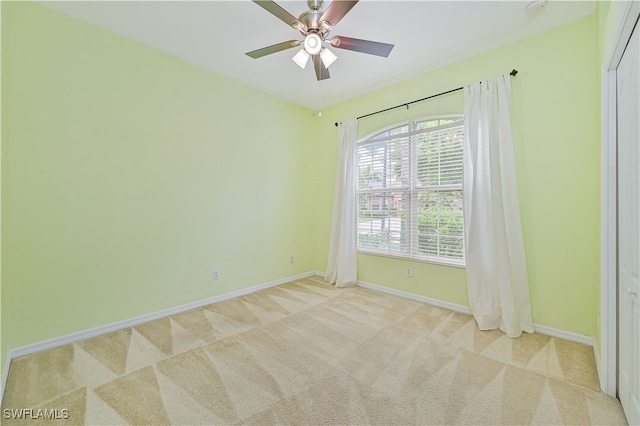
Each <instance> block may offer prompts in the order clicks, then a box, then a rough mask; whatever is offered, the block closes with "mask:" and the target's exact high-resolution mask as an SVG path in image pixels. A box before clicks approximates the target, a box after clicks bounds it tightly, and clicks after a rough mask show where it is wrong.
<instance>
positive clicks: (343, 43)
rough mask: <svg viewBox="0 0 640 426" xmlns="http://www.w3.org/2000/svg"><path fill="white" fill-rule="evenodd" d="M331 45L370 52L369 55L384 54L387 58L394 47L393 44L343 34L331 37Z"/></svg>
mask: <svg viewBox="0 0 640 426" xmlns="http://www.w3.org/2000/svg"><path fill="white" fill-rule="evenodd" d="M334 40H339V42H335V41H334ZM331 45H332V46H333V47H336V48H338V49H346V50H353V51H356V52H361V53H368V54H369V55H377V56H384V57H385V58H386V57H387V56H389V53H391V49H393V44H389V43H379V42H377V41H371V40H360V39H359V38H351V37H342V36H335V37H333V38H332V39H331Z"/></svg>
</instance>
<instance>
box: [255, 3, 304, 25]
mask: <svg viewBox="0 0 640 426" xmlns="http://www.w3.org/2000/svg"><path fill="white" fill-rule="evenodd" d="M253 2H254V3H255V4H257V5H258V6H260V7H262V8H263V9H264V10H266V11H267V12H269V13H270V14H272V15H273V16H275V17H276V18H278V19H280V20H281V21H283V22H285V23H286V24H287V25H289V26H291V27H293V28H296V29H302V30H304V32H306V31H307V27H306V26H305V25H304V24H303V23H302V22H300V21H299V20H298V18H296V17H295V16H293V15H292V14H290V13H289V12H287V11H286V10H284V9H283V8H282V7H281V6H280V5H278V4H277V3H275V2H273V1H271V0H253Z"/></svg>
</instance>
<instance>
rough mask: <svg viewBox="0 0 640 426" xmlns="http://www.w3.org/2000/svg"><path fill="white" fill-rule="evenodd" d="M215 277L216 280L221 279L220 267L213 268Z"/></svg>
mask: <svg viewBox="0 0 640 426" xmlns="http://www.w3.org/2000/svg"><path fill="white" fill-rule="evenodd" d="M213 279H214V280H219V279H220V270H219V269H214V270H213Z"/></svg>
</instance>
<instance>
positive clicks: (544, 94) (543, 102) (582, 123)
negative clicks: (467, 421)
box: [316, 15, 600, 336]
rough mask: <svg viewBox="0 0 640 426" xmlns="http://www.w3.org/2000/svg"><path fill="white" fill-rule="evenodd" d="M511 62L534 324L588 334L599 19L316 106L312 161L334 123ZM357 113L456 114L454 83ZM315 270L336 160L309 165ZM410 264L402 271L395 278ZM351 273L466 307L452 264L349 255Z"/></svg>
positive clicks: (323, 248)
mask: <svg viewBox="0 0 640 426" xmlns="http://www.w3.org/2000/svg"><path fill="white" fill-rule="evenodd" d="M512 68H516V69H518V71H519V74H518V76H517V77H515V78H513V79H512V88H513V94H512V113H513V115H512V122H513V137H514V145H515V146H514V150H515V157H516V169H517V176H518V190H519V196H520V207H521V217H522V224H523V232H524V240H525V249H526V253H527V266H528V270H529V282H530V294H531V302H532V310H533V319H534V322H535V323H537V324H540V325H544V326H548V327H553V328H557V329H561V330H567V331H571V332H574V333H579V334H583V335H587V336H594V335H595V333H596V323H597V315H598V310H599V304H598V297H599V294H598V293H599V274H600V271H599V259H600V257H599V256H600V252H599V250H600V249H599V244H600V242H599V238H600V204H599V203H600V172H599V170H600V166H599V161H600V125H599V123H600V79H599V77H600V73H599V64H598V18H597V16H596V15H592V16H589V17H587V18H584V19H581V20H579V21H576V22H573V23H571V24H568V25H565V26H562V27H560V28H557V29H554V30H552V31H549V32H546V33H543V34H541V35H538V36H535V37H531V38H528V39H525V40H522V41H519V42H516V43H513V44H510V45H508V46H505V47H501V48H499V49H496V50H493V51H490V52H487V53H484V54H481V55H478V56H475V57H473V58H470V59H467V60H464V61H460V62H457V63H455V64H453V65H450V66H447V67H444V68H442V69H438V70H436V71H433V72H429V73H426V74H424V75H421V76H419V77H417V78H413V79H410V80H407V81H405V82H402V83H400V84H396V85H393V86H391V87H387V88H384V89H382V90H378V91H375V92H372V93H370V94H368V95H365V96H362V97H359V98H357V99H354V100H352V101H349V102H345V103H343V104H340V105H337V106H335V107H332V108H330V109H327V110H326V111H325V112H324V114H323V121H324V122H323V123H322V124H321V127H320V129H319V133H320V135H321V143H320V144H319V151H318V156H317V158H318V161H319V162H320V163H321V164H331V165H335V162H336V156H337V145H336V143H335V142H334V141H335V140H336V139H337V130H336V128H335V126H334V125H333V122H334V121H341V120H345V119H348V118H351V117H354V116H359V115H363V114H366V113H369V112H372V111H376V110H378V109H381V108H385V107H388V106H391V105H397V104H402V103H403V102H407V101H411V100H413V99H418V98H421V97H424V96H428V95H431V94H435V93H440V92H442V91H445V90H449V89H452V88H455V87H459V86H461V85H463V84H468V83H471V82H474V81H480V80H483V79H486V78H490V77H493V76H496V75H499V74H503V73H507V72H509V71H511V69H512ZM417 105H418V106H416V107H414V106H412V107H411V108H410V109H409V110H406V109H404V108H403V109H399V110H395V111H393V112H391V113H384V114H380V115H376V116H374V117H371V118H366V119H363V120H360V121H359V122H358V126H359V132H358V133H359V135H360V136H365V135H367V134H369V133H371V132H373V131H374V130H375V129H378V128H382V127H384V126H387V125H389V124H392V123H397V122H400V121H402V120H406V119H408V118H412V117H422V116H428V115H437V114H451V113H462V112H463V97H462V94H461V93H460V92H457V93H455V94H452V95H447V96H444V97H441V98H437V99H436V100H432V101H428V102H425V103H422V104H417ZM319 172H323V173H322V174H321V175H319V176H318V182H319V190H318V199H319V201H320V203H319V204H320V205H322V206H324V207H323V209H322V212H319V213H318V224H317V230H318V232H317V235H316V255H317V258H316V264H317V269H319V270H323V269H324V268H326V253H327V247H328V235H329V228H330V221H331V214H330V212H331V204H332V201H331V200H332V197H333V195H332V192H333V182H334V173H335V167H325V168H323V169H320V170H319ZM409 265H411V266H412V267H413V269H414V270H413V277H412V278H408V277H405V276H404V271H405V267H406V266H409ZM358 279H360V280H362V281H368V282H371V283H374V284H379V285H383V286H387V287H390V288H394V289H398V290H402V291H407V292H411V293H414V294H418V295H423V296H427V297H432V298H437V299H442V300H445V301H449V302H453V303H457V304H461V305H468V301H467V291H466V278H465V271H464V270H463V269H460V268H454V267H448V266H439V265H433V264H426V263H419V262H409V261H406V260H398V259H393V258H384V257H379V256H371V255H365V254H360V255H359V256H358Z"/></svg>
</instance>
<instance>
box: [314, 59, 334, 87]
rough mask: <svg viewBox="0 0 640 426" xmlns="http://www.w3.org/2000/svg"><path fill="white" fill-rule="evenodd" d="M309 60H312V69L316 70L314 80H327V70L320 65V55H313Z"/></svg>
mask: <svg viewBox="0 0 640 426" xmlns="http://www.w3.org/2000/svg"><path fill="white" fill-rule="evenodd" d="M311 58H312V59H313V67H314V68H315V70H316V78H317V79H318V81H320V80H326V79H327V78H329V77H330V75H329V70H328V69H327V67H325V66H324V64H323V63H322V59H320V55H313V56H311Z"/></svg>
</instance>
